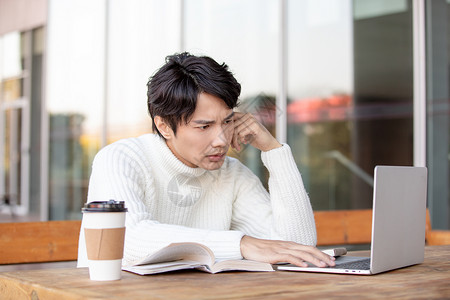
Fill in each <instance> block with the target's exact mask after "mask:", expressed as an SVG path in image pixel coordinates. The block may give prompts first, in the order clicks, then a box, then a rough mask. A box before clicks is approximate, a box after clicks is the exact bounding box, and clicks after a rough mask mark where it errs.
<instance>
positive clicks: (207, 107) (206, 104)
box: [191, 93, 233, 121]
mask: <svg viewBox="0 0 450 300" xmlns="http://www.w3.org/2000/svg"><path fill="white" fill-rule="evenodd" d="M232 111H233V110H232V109H231V108H229V107H228V106H227V105H226V103H225V101H223V100H222V99H220V98H218V97H216V96H213V95H210V94H206V93H201V94H200V95H199V96H198V99H197V105H196V107H195V111H194V114H193V115H192V118H191V121H193V120H197V119H201V120H216V119H221V118H225V117H226V116H228V115H229V114H230V113H231V112H232Z"/></svg>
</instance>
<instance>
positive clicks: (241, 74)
mask: <svg viewBox="0 0 450 300" xmlns="http://www.w3.org/2000/svg"><path fill="white" fill-rule="evenodd" d="M185 8H186V10H185V31H184V33H185V48H186V50H187V51H189V52H191V53H193V54H203V55H208V56H211V57H212V58H214V59H215V60H217V61H218V62H219V63H222V62H225V63H226V64H227V65H228V66H229V67H230V69H231V71H232V72H233V73H234V74H235V76H236V79H237V80H238V81H239V82H240V83H241V85H242V93H241V97H240V102H241V106H240V109H241V110H243V111H246V112H251V113H254V114H255V115H256V116H257V117H259V118H260V120H261V121H262V122H263V123H264V124H265V125H266V126H267V127H268V128H269V129H270V130H271V132H272V134H275V95H276V93H277V84H278V67H279V65H278V23H279V20H278V2H277V1H270V0H264V1H262V0H246V1H238V0H233V1H229V0H215V1H210V0H187V1H186V3H185ZM230 155H232V156H235V157H238V158H239V159H240V160H241V161H243V162H244V163H245V164H246V165H247V166H249V167H250V169H252V171H253V172H255V173H256V174H258V175H259V176H260V177H261V179H262V181H263V182H264V183H265V182H266V181H267V178H266V177H267V174H266V173H265V172H266V170H265V168H264V167H263V166H262V163H261V160H260V156H259V151H258V150H256V149H254V148H253V147H246V148H245V149H244V150H241V151H240V152H239V153H237V152H234V151H231V153H230Z"/></svg>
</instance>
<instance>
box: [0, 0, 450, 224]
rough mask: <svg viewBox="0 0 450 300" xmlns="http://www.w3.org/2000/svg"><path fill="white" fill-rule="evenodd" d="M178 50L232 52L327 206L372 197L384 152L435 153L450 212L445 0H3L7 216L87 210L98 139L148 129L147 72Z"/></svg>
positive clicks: (436, 177)
mask: <svg viewBox="0 0 450 300" xmlns="http://www.w3.org/2000/svg"><path fill="white" fill-rule="evenodd" d="M181 51H189V52H191V53H194V54H204V55H208V56H211V57H213V58H214V59H216V60H217V61H219V62H225V63H226V64H227V65H228V66H229V67H230V69H231V70H232V72H233V73H234V74H235V76H236V77H237V79H238V80H239V81H240V82H241V84H242V94H241V99H240V101H241V105H240V109H241V110H245V111H248V112H252V113H254V114H255V115H257V116H258V117H259V118H260V120H261V121H262V122H263V123H264V124H265V125H266V126H267V127H268V128H269V129H270V130H272V132H273V134H274V135H276V136H277V138H278V139H279V140H280V141H283V142H287V143H288V144H289V145H290V146H291V148H292V150H293V153H294V157H295V159H296V162H297V165H298V167H299V170H300V172H301V173H302V176H303V179H304V182H305V185H306V189H307V190H308V192H309V195H310V198H311V203H312V205H313V208H314V209H315V210H334V209H358V208H370V207H371V206H372V191H373V169H374V167H375V166H376V165H405V166H407V165H417V166H427V167H428V172H429V173H428V174H429V182H428V207H429V209H430V213H431V218H432V225H433V227H434V228H442V229H448V228H450V217H449V210H450V178H449V176H450V175H449V173H450V151H449V140H450V122H449V118H450V100H449V89H450V77H449V70H450V3H449V1H446V0H433V1H427V0H244V1H242V0H241V1H234V0H212V1H211V0H133V1H121V0H98V1H91V0H78V1H74V0H0V83H1V85H0V107H1V110H0V139H1V145H2V147H1V149H0V157H1V161H0V201H1V202H0V222H1V221H3V222H6V221H11V220H49V219H50V220H57V219H80V218H81V213H80V210H81V207H82V205H83V204H84V203H85V201H86V195H87V189H88V181H89V175H90V171H91V164H92V160H93V158H94V156H95V154H96V153H97V151H98V150H99V149H100V148H101V147H103V146H105V145H107V144H109V143H111V142H114V141H116V140H118V139H120V138H125V137H131V136H137V135H140V134H144V133H148V132H151V121H150V119H149V116H148V113H147V111H146V83H147V81H148V79H149V78H150V77H151V75H152V74H153V73H154V72H155V71H156V70H157V69H158V67H160V66H161V65H162V64H163V63H164V59H165V57H166V56H167V55H170V54H173V53H176V52H181ZM229 155H231V156H235V157H237V158H238V159H240V160H241V161H243V162H244V163H245V164H246V165H247V166H249V167H250V168H251V169H252V170H253V171H254V172H255V173H256V174H258V175H259V176H260V178H261V180H262V181H263V182H265V181H266V180H267V171H266V170H265V168H264V167H263V166H262V163H261V161H260V158H259V153H258V151H256V150H255V149H252V148H251V147H247V148H246V149H244V150H243V151H240V152H233V151H230V153H229ZM118 200H120V199H118Z"/></svg>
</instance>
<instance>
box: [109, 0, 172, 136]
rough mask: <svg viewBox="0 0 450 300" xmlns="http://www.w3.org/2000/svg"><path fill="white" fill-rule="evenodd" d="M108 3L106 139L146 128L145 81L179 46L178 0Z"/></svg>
mask: <svg viewBox="0 0 450 300" xmlns="http://www.w3.org/2000/svg"><path fill="white" fill-rule="evenodd" d="M110 3H111V4H110V22H109V24H110V28H109V33H110V34H109V48H108V49H109V50H108V56H109V60H108V104H107V112H108V117H107V122H108V143H111V142H113V141H116V140H118V139H121V138H126V137H131V136H138V135H141V134H144V133H149V132H151V131H152V129H151V127H152V126H151V124H152V123H151V120H150V117H149V114H148V112H147V86H146V84H147V81H148V79H149V78H150V76H151V75H152V74H153V73H154V72H155V71H156V70H157V69H158V68H159V67H161V66H162V65H163V64H164V59H165V57H166V56H167V55H170V54H173V53H175V52H178V51H179V28H180V25H179V20H178V19H179V15H180V13H179V1H178V0H171V1H160V0H153V1H148V0H139V1H111V2H110ZM124 58H126V59H124Z"/></svg>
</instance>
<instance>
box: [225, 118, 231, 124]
mask: <svg viewBox="0 0 450 300" xmlns="http://www.w3.org/2000/svg"><path fill="white" fill-rule="evenodd" d="M223 123H224V124H230V123H233V119H228V120H225V121H224V122H223Z"/></svg>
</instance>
